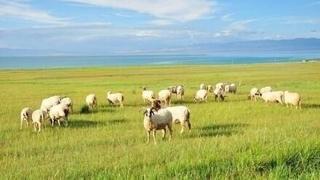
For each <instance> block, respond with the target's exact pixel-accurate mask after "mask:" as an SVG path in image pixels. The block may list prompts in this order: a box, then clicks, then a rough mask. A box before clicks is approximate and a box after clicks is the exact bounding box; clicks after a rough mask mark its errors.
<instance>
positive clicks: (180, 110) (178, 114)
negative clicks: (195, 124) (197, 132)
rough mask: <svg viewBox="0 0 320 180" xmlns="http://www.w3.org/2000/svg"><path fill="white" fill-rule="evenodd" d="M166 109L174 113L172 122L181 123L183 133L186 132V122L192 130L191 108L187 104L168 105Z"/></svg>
mask: <svg viewBox="0 0 320 180" xmlns="http://www.w3.org/2000/svg"><path fill="white" fill-rule="evenodd" d="M166 109H167V110H169V111H170V112H171V114H172V123H180V124H181V131H180V133H181V134H182V133H183V132H184V127H185V125H186V124H187V126H188V129H189V131H190V130H191V123H190V110H189V109H188V108H187V107H186V106H174V107H167V108H166Z"/></svg>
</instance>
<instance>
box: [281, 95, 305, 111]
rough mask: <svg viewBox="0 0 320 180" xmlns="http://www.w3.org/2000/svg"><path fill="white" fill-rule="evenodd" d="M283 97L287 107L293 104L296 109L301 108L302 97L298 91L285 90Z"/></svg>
mask: <svg viewBox="0 0 320 180" xmlns="http://www.w3.org/2000/svg"><path fill="white" fill-rule="evenodd" d="M283 97H284V98H283V99H284V103H285V104H286V106H287V107H288V106H289V105H293V106H295V107H296V109H298V107H299V108H300V109H301V97H300V95H299V94H298V93H294V92H288V91H285V92H284V96H283Z"/></svg>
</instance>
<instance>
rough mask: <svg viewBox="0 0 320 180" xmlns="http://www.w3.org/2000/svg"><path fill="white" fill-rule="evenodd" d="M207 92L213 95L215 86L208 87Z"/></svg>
mask: <svg viewBox="0 0 320 180" xmlns="http://www.w3.org/2000/svg"><path fill="white" fill-rule="evenodd" d="M207 90H208V92H209V93H213V86H212V85H208V86H207Z"/></svg>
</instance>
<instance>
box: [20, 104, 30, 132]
mask: <svg viewBox="0 0 320 180" xmlns="http://www.w3.org/2000/svg"><path fill="white" fill-rule="evenodd" d="M23 122H26V124H27V127H28V126H29V122H32V109H31V108H29V107H26V108H23V109H22V111H21V113H20V129H22V125H23Z"/></svg>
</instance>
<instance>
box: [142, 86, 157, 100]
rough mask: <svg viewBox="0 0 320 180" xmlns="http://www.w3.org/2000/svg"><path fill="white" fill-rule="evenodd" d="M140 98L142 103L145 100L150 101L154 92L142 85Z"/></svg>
mask: <svg viewBox="0 0 320 180" xmlns="http://www.w3.org/2000/svg"><path fill="white" fill-rule="evenodd" d="M142 99H143V102H144V103H146V102H149V103H151V102H152V101H153V100H154V99H155V95H154V92H153V91H151V90H147V88H146V87H144V88H143V90H142Z"/></svg>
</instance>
